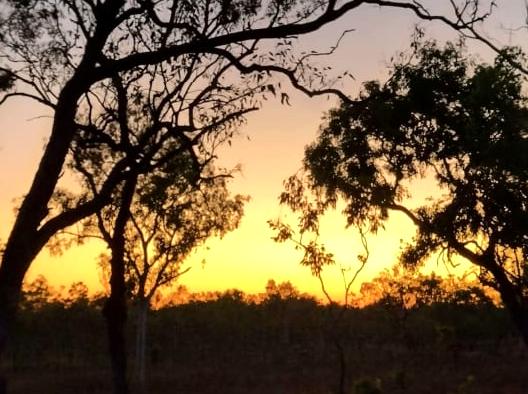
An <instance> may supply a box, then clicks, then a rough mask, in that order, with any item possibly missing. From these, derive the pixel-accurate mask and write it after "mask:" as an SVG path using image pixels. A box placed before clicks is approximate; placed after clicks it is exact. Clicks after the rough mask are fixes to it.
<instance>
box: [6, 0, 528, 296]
mask: <svg viewBox="0 0 528 394" xmlns="http://www.w3.org/2000/svg"><path fill="white" fill-rule="evenodd" d="M430 3H431V4H435V6H440V7H443V6H445V5H446V4H448V3H449V2H448V1H442V2H439V1H438V0H435V1H430ZM525 17H526V14H525V11H524V0H502V1H499V7H498V9H496V10H495V14H494V17H493V18H492V19H490V20H489V21H488V23H487V25H486V27H485V31H486V32H487V33H488V35H489V36H491V37H493V38H494V40H496V42H498V43H503V44H508V43H513V44H519V43H521V44H522V43H523V40H525V39H526V38H527V36H526V33H525V32H524V31H518V32H516V33H515V34H514V35H510V33H509V32H508V31H507V29H512V28H516V27H519V26H522V24H523V23H524V21H525ZM416 22H417V20H416V19H414V18H413V17H412V15H410V14H409V13H406V12H404V11H387V10H381V9H379V8H377V7H365V8H362V9H360V10H359V11H357V12H354V13H352V14H350V15H349V16H347V17H346V18H345V19H343V20H341V21H339V22H338V23H336V24H333V25H331V26H329V27H327V28H325V29H324V30H321V31H320V32H318V33H317V34H314V35H312V36H310V37H309V38H308V39H306V37H305V39H303V40H301V41H300V46H301V47H302V48H300V49H307V50H311V49H315V50H328V48H329V47H331V46H332V45H334V44H335V41H336V40H337V39H338V38H339V36H340V34H341V32H342V31H343V30H345V29H352V28H353V29H355V30H354V31H353V32H351V33H349V34H348V35H347V36H346V37H345V38H344V39H343V41H342V42H341V45H340V47H339V48H338V50H337V51H336V52H335V53H334V54H333V55H332V56H329V57H327V58H325V59H324V60H321V63H323V62H324V63H325V64H329V65H332V66H334V67H335V72H339V71H345V70H349V71H350V72H351V73H352V74H353V75H354V76H355V79H356V82H352V81H351V82H350V83H349V84H347V85H346V86H343V89H345V91H346V92H347V93H349V94H350V95H351V96H353V95H354V94H355V93H356V92H357V90H358V88H359V86H360V83H361V82H362V81H364V80H368V79H375V78H382V77H383V75H384V74H385V72H386V69H387V64H388V63H389V59H390V57H391V56H392V55H394V54H396V53H397V52H398V51H401V50H404V49H406V48H407V46H408V43H409V37H410V35H411V33H412V31H413V29H414V24H415V23H416ZM422 26H423V27H426V28H427V30H426V32H427V35H428V36H433V37H436V38H439V39H442V40H445V39H453V38H454V37H455V35H454V34H453V32H451V31H449V30H448V29H446V28H445V27H443V26H441V25H439V24H422ZM515 40H518V41H515ZM470 49H471V51H472V52H473V53H478V54H479V56H480V57H481V58H482V59H484V60H486V59H489V58H490V52H489V51H488V50H486V49H485V48H483V47H482V46H481V45H479V44H475V43H470ZM290 102H291V104H292V105H291V107H288V106H281V105H280V104H279V102H278V101H273V100H270V102H269V103H268V105H266V106H265V107H264V108H263V109H262V110H261V111H260V112H258V113H255V114H252V115H251V116H250V117H249V118H248V122H247V124H246V125H245V126H244V127H243V129H242V130H241V135H240V137H239V138H237V139H236V140H234V141H233V145H232V146H231V147H229V148H225V149H223V150H222V151H221V152H220V153H219V157H220V164H221V165H223V166H225V167H234V166H235V165H237V164H240V165H241V166H242V173H241V174H240V175H239V176H238V177H237V178H236V179H235V180H234V181H233V182H232V190H233V192H236V193H241V194H246V195H250V196H251V201H250V202H249V203H248V204H247V206H246V214H245V217H244V219H243V221H242V224H241V226H240V227H239V229H238V230H236V231H234V232H232V233H230V234H228V235H227V236H225V237H224V238H223V239H222V240H217V239H215V240H212V241H210V242H208V244H207V248H202V249H200V250H198V251H197V252H196V253H195V254H193V255H192V256H191V257H190V258H189V261H188V264H189V265H190V266H192V269H191V271H190V272H189V273H188V274H186V275H185V277H183V278H182V281H181V283H183V284H185V285H187V286H188V287H189V288H190V289H192V290H196V291H200V290H224V289H229V288H234V287H236V288H239V289H242V290H243V291H246V292H260V291H263V289H264V287H265V284H266V281H267V280H268V279H270V278H273V279H275V280H276V281H285V280H289V281H291V282H292V283H293V284H294V285H296V286H297V287H298V288H300V289H301V290H302V291H307V292H311V293H315V294H318V295H319V294H320V292H319V285H318V282H317V280H315V279H314V278H312V277H311V276H310V272H309V270H308V269H307V268H305V267H300V266H299V261H300V259H301V254H300V252H298V251H295V250H294V248H293V247H292V245H291V244H288V243H286V244H276V243H274V242H273V241H272V240H271V236H272V235H273V233H272V231H271V230H270V229H269V228H268V225H267V223H266V221H267V220H269V219H275V218H277V217H278V216H280V215H284V214H286V212H287V211H286V209H285V208H281V207H279V205H278V200H277V197H278V195H279V193H280V192H281V190H282V182H283V180H284V179H286V178H287V177H288V176H290V175H292V174H293V173H294V172H295V171H296V170H297V169H298V168H299V167H300V165H301V159H302V156H303V149H304V147H305V146H306V145H307V144H308V143H310V142H311V141H313V140H314V138H315V136H316V134H317V130H318V127H319V125H320V123H321V118H322V116H323V115H324V112H325V111H326V110H328V109H329V108H331V106H332V105H334V104H335V103H336V101H335V100H333V99H327V98H317V99H309V98H307V97H305V96H303V95H301V94H300V93H297V92H291V100H290ZM49 115H50V114H49V113H48V112H46V110H43V109H42V107H39V106H38V105H36V104H34V103H31V102H28V101H27V100H13V101H10V102H8V103H7V104H5V105H3V106H1V107H0V239H1V240H4V241H5V240H6V238H7V236H8V234H9V229H10V227H11V225H12V222H13V217H14V213H13V206H14V203H13V201H14V200H16V199H20V197H21V196H22V195H23V194H24V193H25V192H26V191H27V189H28V187H29V183H30V182H31V179H32V176H33V174H34V172H35V169H36V165H37V163H38V160H39V158H40V154H41V152H42V146H43V144H44V143H45V140H46V136H47V134H48V132H49V126H50V116H49ZM431 190H432V188H431V185H430V184H428V182H427V181H424V182H419V183H417V184H416V185H414V186H413V191H414V192H415V193H416V195H417V198H419V199H422V198H425V197H427V195H428V193H430V192H431ZM344 225H345V223H344V220H343V218H342V217H341V215H340V214H339V212H336V213H334V214H332V215H330V216H329V217H328V218H326V219H325V221H324V226H323V233H322V235H323V237H322V238H323V240H324V242H325V245H326V246H327V249H328V250H329V251H331V252H333V253H334V254H335V255H336V260H337V262H338V263H339V264H341V265H343V266H351V267H352V268H353V267H354V266H355V264H357V263H356V260H355V256H356V255H357V254H358V253H359V252H361V248H360V247H359V243H358V238H357V234H355V233H354V231H353V230H344ZM412 234H413V227H412V225H411V224H410V222H409V221H407V220H405V218H403V217H402V216H399V215H394V216H393V217H391V220H390V221H389V223H388V225H387V227H386V230H385V231H382V232H380V233H378V234H377V235H376V236H372V237H370V238H369V247H370V251H371V256H370V259H369V263H368V266H367V268H366V269H365V271H364V273H363V274H362V277H361V278H360V279H362V280H363V279H369V278H371V277H372V275H374V274H375V273H376V272H379V271H380V270H382V269H384V268H387V267H388V266H390V265H391V264H392V263H394V262H395V259H396V255H397V252H398V250H399V248H400V244H401V243H400V241H401V240H405V239H409V237H410V236H412ZM103 248H104V245H102V244H100V243H98V242H96V241H93V242H90V243H88V244H87V245H86V246H83V247H77V248H74V249H71V250H69V251H68V252H66V253H65V254H64V255H63V256H60V257H56V256H50V255H49V253H48V252H47V251H46V250H45V251H43V252H42V253H41V254H40V255H39V256H38V258H37V260H36V261H35V262H34V264H33V265H32V267H31V269H30V271H29V274H28V278H27V279H28V280H32V279H33V278H34V277H35V276H36V275H39V274H44V275H45V276H46V277H47V278H48V280H49V281H50V283H51V284H52V285H53V286H55V287H58V286H61V285H62V286H67V285H68V284H69V283H71V282H72V281H80V280H82V281H84V282H85V283H87V284H88V285H89V286H90V287H91V289H93V290H97V289H100V288H101V284H100V280H99V274H98V271H97V269H96V262H95V261H96V257H97V256H98V255H99V253H100V252H101V251H102V250H103ZM203 261H205V264H202V262H203ZM326 280H327V283H328V287H329V288H330V291H331V293H332V294H333V295H334V296H336V297H339V294H340V293H341V290H342V285H341V278H340V276H339V274H338V272H337V270H335V269H334V270H328V272H327V273H326Z"/></svg>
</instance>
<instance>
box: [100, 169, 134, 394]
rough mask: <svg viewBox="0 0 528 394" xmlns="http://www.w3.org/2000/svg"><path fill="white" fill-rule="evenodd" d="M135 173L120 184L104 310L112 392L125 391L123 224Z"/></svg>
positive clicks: (125, 315) (129, 202) (124, 226)
mask: <svg viewBox="0 0 528 394" xmlns="http://www.w3.org/2000/svg"><path fill="white" fill-rule="evenodd" d="M136 183H137V174H130V176H129V178H128V179H127V180H126V182H125V185H124V187H123V192H122V196H121V205H120V208H119V212H118V214H117V217H116V220H115V223H114V229H113V236H112V241H111V244H110V249H111V250H112V258H111V259H110V266H111V275H110V296H109V297H108V300H107V302H106V304H105V307H104V310H103V314H104V316H105V318H106V323H107V331H108V350H109V352H110V361H111V366H112V376H113V383H114V394H128V383H127V351H126V338H125V326H126V317H127V306H126V283H125V259H124V256H125V228H126V224H127V222H128V219H129V217H130V205H131V204H132V199H133V197H134V193H135V191H136Z"/></svg>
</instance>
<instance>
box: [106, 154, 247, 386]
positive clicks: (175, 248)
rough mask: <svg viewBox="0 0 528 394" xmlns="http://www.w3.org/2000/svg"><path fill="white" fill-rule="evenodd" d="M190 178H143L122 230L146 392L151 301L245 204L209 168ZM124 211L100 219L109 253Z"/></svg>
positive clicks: (230, 226) (233, 222) (234, 222)
mask: <svg viewBox="0 0 528 394" xmlns="http://www.w3.org/2000/svg"><path fill="white" fill-rule="evenodd" d="M187 161H188V162H189V161H190V160H187ZM189 164H192V163H189ZM171 167H173V166H171ZM178 167H182V165H181V164H180V165H178ZM190 167H192V166H190ZM189 172H191V173H192V169H191V170H184V169H182V168H180V171H179V172H175V171H174V168H169V172H164V171H162V170H157V171H156V172H154V173H153V174H150V175H149V176H143V177H142V178H140V180H139V182H138V187H137V191H136V194H135V196H134V199H133V201H132V206H131V209H130V219H129V221H128V222H127V224H126V225H125V229H124V230H125V233H124V234H125V237H124V238H125V248H124V262H125V268H126V271H125V275H126V282H127V289H128V291H129V292H130V293H131V297H132V298H133V299H134V301H135V303H136V306H137V331H136V334H137V336H136V368H137V376H138V380H139V385H140V388H142V390H143V391H144V392H145V391H146V387H145V384H146V372H145V352H146V336H147V332H146V328H147V316H148V311H149V309H150V307H151V303H152V299H153V298H154V296H155V295H156V294H157V292H158V291H159V290H160V289H161V288H163V287H165V286H170V285H173V284H174V282H175V281H176V280H178V279H179V278H180V277H181V275H183V274H184V273H186V272H187V271H189V269H190V268H191V267H186V268H185V267H183V264H184V262H185V260H186V258H187V257H188V256H189V254H190V253H191V252H192V251H193V250H194V249H195V248H196V247H198V246H199V245H201V244H203V243H204V242H205V241H206V240H207V239H208V238H210V237H212V236H215V235H218V236H223V235H224V234H225V233H226V232H228V231H232V230H234V229H235V228H236V227H237V226H238V224H239V222H240V219H241V217H242V214H243V204H244V201H245V200H246V198H245V197H243V196H240V195H236V196H234V197H231V196H230V195H229V192H228V190H227V183H226V181H227V177H229V176H230V175H229V174H223V173H220V174H217V173H214V169H213V168H212V167H211V165H208V166H207V168H205V169H204V170H203V171H202V174H201V175H200V179H199V180H198V181H196V180H194V179H187V177H186V176H184V174H186V173H189ZM193 178H194V176H193ZM120 209H122V207H115V206H114V205H110V206H108V207H107V208H105V209H104V210H103V211H102V212H101V213H98V214H97V217H98V224H99V228H100V229H101V232H102V234H103V235H107V236H106V239H105V240H106V241H107V243H108V246H109V247H110V248H111V242H108V241H110V240H111V238H109V237H108V235H109V234H111V233H112V231H111V229H112V227H113V226H115V224H116V222H115V217H116V214H115V211H119V210H120ZM111 252H112V253H114V251H113V250H111ZM109 260H110V259H109V258H108V256H103V260H102V262H101V263H102V269H103V271H104V272H107V271H108V269H109V268H110V266H109ZM105 276H108V274H106V275H105Z"/></svg>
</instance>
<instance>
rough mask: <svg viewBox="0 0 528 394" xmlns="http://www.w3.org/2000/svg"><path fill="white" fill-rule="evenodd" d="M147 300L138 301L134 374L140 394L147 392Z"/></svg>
mask: <svg viewBox="0 0 528 394" xmlns="http://www.w3.org/2000/svg"><path fill="white" fill-rule="evenodd" d="M148 311H149V302H148V300H146V299H140V300H139V301H138V315H137V332H136V376H137V379H138V388H139V392H140V393H141V394H146V393H147V379H146V353H147V319H148Z"/></svg>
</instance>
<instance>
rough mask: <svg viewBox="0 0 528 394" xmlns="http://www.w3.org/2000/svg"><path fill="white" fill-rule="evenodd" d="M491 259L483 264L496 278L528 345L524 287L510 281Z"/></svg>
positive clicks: (527, 307)
mask: <svg viewBox="0 0 528 394" xmlns="http://www.w3.org/2000/svg"><path fill="white" fill-rule="evenodd" d="M491 259H492V258H490V260H488V261H487V262H486V261H485V264H481V265H483V266H486V267H487V269H489V271H490V272H491V274H492V275H493V277H494V278H495V282H496V284H497V289H496V290H497V291H498V292H499V294H500V296H501V299H502V302H503V303H504V305H505V306H506V308H507V309H508V312H509V313H510V316H511V318H512V320H513V323H514V324H515V326H516V327H517V330H519V333H520V334H521V337H522V339H523V341H524V344H525V345H526V346H527V347H528V300H527V299H526V297H525V296H524V295H523V294H522V289H521V288H518V287H517V286H516V285H515V284H513V283H512V282H511V281H510V279H509V278H508V276H507V275H506V272H505V271H504V269H503V268H502V267H500V266H499V265H498V264H496V263H495V261H493V260H491Z"/></svg>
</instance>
